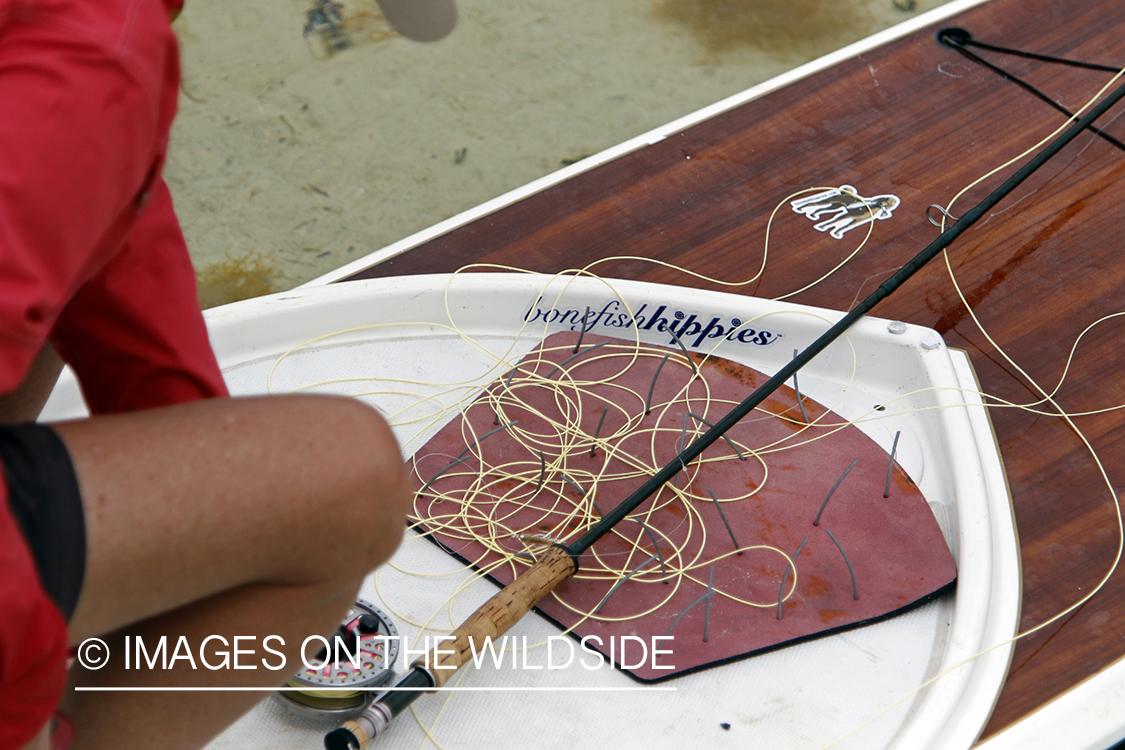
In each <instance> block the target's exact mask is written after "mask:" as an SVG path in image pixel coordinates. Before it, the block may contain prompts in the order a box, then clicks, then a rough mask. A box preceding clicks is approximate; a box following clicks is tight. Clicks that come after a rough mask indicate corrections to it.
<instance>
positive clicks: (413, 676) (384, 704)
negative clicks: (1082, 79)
mask: <svg viewBox="0 0 1125 750" xmlns="http://www.w3.org/2000/svg"><path fill="white" fill-rule="evenodd" d="M1122 97H1125V84H1122V85H1121V86H1119V87H1118V88H1116V89H1114V91H1113V92H1112V93H1111V94H1110V95H1109V96H1107V97H1106V98H1105V99H1103V100H1102V101H1101V102H1099V103H1098V104H1097V105H1096V106H1095V107H1093V108H1092V109H1091V110H1090V111H1089V112H1088V113H1087V114H1086V115H1085V116H1084V117H1082V119H1080V120H1078V121H1077V122H1076V123H1075V124H1074V125H1072V126H1071V127H1070V128H1068V129H1067V130H1066V132H1064V133H1063V134H1062V135H1060V136H1059V137H1058V138H1056V139H1055V140H1054V141H1052V142H1051V143H1050V145H1048V146H1047V147H1046V148H1044V149H1043V150H1042V151H1040V152H1039V153H1038V154H1036V155H1035V156H1034V157H1033V158H1032V159H1031V160H1029V161H1028V162H1027V164H1025V165H1024V166H1022V167H1020V169H1018V170H1017V171H1016V172H1015V173H1014V174H1012V176H1011V177H1009V178H1008V179H1007V180H1005V181H1004V182H1003V184H1001V185H1000V187H998V188H996V190H994V191H992V192H991V193H990V194H989V195H988V196H987V197H985V198H984V200H982V201H981V202H980V203H978V204H977V205H976V206H974V207H973V208H971V209H969V210H968V211H966V212H965V214H964V215H962V216H961V218H960V219H958V220H957V221H956V222H955V223H954V224H953V225H952V226H950V227H949V228H948V229H946V230H945V231H944V232H942V233H941V234H940V235H939V236H938V237H937V239H935V240H934V241H933V242H931V243H930V244H929V245H927V246H926V247H925V248H924V249H923V250H922V251H921V252H920V253H918V254H917V255H916V256H914V258H912V259H911V260H910V261H909V262H908V263H907V264H906V265H904V266H903V267H902V268H900V269H899V270H898V271H896V272H895V273H894V274H893V275H892V276H890V277H889V278H888V279H887V280H886V281H884V282H883V283H882V284H880V285H879V288H878V289H876V290H875V291H874V292H872V293H871V294H870V295H869V296H868V297H867V298H866V299H864V300H863V301H862V302H861V303H859V305H857V306H856V307H855V308H853V309H852V310H851V311H849V312H848V313H847V314H846V315H844V316H843V317H842V318H840V320H839V321H838V322H837V323H836V324H835V325H833V326H832V327H831V328H829V329H828V330H827V331H826V332H825V333H823V334H821V336H820V337H819V338H818V339H816V341H814V342H813V343H812V344H810V345H809V346H808V348H806V349H805V350H804V351H803V352H801V353H800V354H799V355H797V356H796V357H794V358H793V359H792V360H790V361H789V362H788V363H787V364H785V365H784V366H783V367H782V368H781V369H780V370H778V372H777V373H776V374H775V375H774V376H773V377H771V378H770V379H769V380H767V381H766V382H765V383H764V384H762V385H761V386H760V387H759V388H758V389H757V390H755V391H754V392H753V393H751V394H750V395H749V396H748V397H747V398H746V399H745V400H744V401H743V402H742V403H740V404H739V405H738V406H736V407H734V409H732V410H731V411H730V413H728V414H727V415H726V416H725V417H723V418H722V419H720V420H719V421H718V422H716V423H715V426H714V427H712V428H711V429H709V430H708V431H707V432H705V433H704V434H703V435H701V436H699V437H698V438H696V440H695V441H694V442H692V443H691V445H689V446H688V447H687V448H686V449H684V451H683V452H682V453H681V454H680V455H679V456H677V457H676V458H674V459H672V461H671V462H669V463H668V465H667V466H665V467H664V468H662V469H660V470H659V471H658V472H656V474H654V475H653V476H652V477H650V478H649V479H648V481H646V482H645V483H644V484H642V485H641V486H640V487H638V488H637V490H636V491H634V492H633V493H632V494H631V495H629V497H627V498H625V500H623V501H621V503H620V504H619V505H618V506H617V507H616V508H614V509H613V510H612V511H610V512H609V513H608V514H606V515H605V516H603V517H602V519H601V520H600V521H599V522H598V523H596V524H594V525H593V526H591V527H590V528H589V529H588V530H587V531H586V533H585V534H583V535H582V536H581V537H579V538H578V539H577V540H575V541H574V542H573V543H571V544H569V545H562V544H558V545H554V546H553V547H551V548H549V549H548V551H547V552H546V553H545V554H543V555H542V556H541V557H540V558H539V560H538V561H537V562H536V563H535V564H534V565H532V566H531V567H530V568H528V569H527V570H526V571H524V573H523V574H521V575H520V576H519V577H518V578H517V579H516V580H514V581H512V582H511V583H510V584H508V585H507V586H505V587H504V588H503V589H501V590H500V591H499V592H498V593H497V594H496V595H495V596H493V597H492V598H491V599H489V600H488V601H487V602H485V604H484V605H482V606H481V607H480V609H478V610H477V611H476V612H474V613H473V614H472V615H470V616H469V618H468V619H467V620H466V621H465V622H463V623H462V624H461V625H460V626H459V627H458V628H457V629H456V630H454V631H453V633H452V634H451V639H452V640H451V641H447V642H445V643H443V644H442V645H440V646H438V647H437V648H435V649H434V650H433V651H431V652H430V653H428V654H427V655H426V656H425V657H423V658H420V659H418V660H416V661H415V662H414V663H413V664H412V665H411V666H412V669H411V670H410V672H408V673H407V674H406V675H405V677H403V678H402V679H401V680H400V681H399V682H398V684H397V685H395V687H394V688H391V689H390V690H388V691H386V692H385V693H384V694H383V695H381V696H380V697H379V698H378V699H377V700H376V701H375V702H374V703H373V704H372V705H371V706H370V707H368V708H367V709H366V710H365V711H364V712H363V713H362V714H360V715H359V716H358V717H357V718H356V719H353V720H351V721H348V722H346V723H345V724H344V725H343V726H342V727H340V728H339V729H336V730H333V731H332V732H329V733H328V734H327V735H326V736H325V738H324V746H325V748H326V749H327V750H363V748H365V747H366V746H367V743H368V741H369V740H371V739H374V738H375V737H376V736H377V735H379V734H381V733H382V732H383V730H384V729H386V727H387V725H388V724H389V723H390V721H391V719H393V718H394V717H395V716H397V715H398V714H399V713H400V712H401V711H403V710H404V709H405V708H406V707H407V706H409V705H410V704H411V703H412V702H413V701H414V700H415V699H416V698H417V697H418V695H419V694H420V693H422V692H425V691H427V690H432V689H433V688H438V687H441V686H443V685H444V684H445V683H446V681H447V680H448V679H449V678H450V677H451V676H452V675H453V672H455V671H456V670H457V669H458V668H459V667H460V666H462V665H463V664H465V663H466V662H468V661H469V660H470V659H471V658H472V654H473V653H474V651H476V650H479V648H478V644H479V646H480V647H483V646H484V644H485V642H486V641H485V639H486V638H490V637H491V638H497V637H499V636H500V635H503V634H504V633H505V632H507V630H508V629H509V628H510V627H511V626H512V625H514V624H515V623H517V622H519V620H520V619H521V618H522V617H523V616H524V615H525V614H527V613H528V612H529V611H531V608H532V607H534V606H535V605H536V604H538V603H539V601H540V600H541V599H542V598H543V597H544V596H546V595H547V594H548V593H550V592H551V591H552V590H553V589H554V588H555V586H558V585H559V584H560V583H562V582H563V581H565V580H567V579H569V578H570V577H571V576H573V575H574V574H575V573H577V572H578V556H579V555H581V554H582V553H583V552H585V551H586V550H587V549H589V548H590V547H591V546H592V545H593V544H594V543H595V542H596V541H598V540H599V539H601V538H602V537H603V536H605V535H606V534H607V533H608V532H609V531H610V529H612V528H613V527H614V526H615V525H616V524H618V523H619V522H620V521H621V520H622V519H623V518H625V517H626V516H628V515H629V514H630V513H632V512H633V511H634V510H636V509H637V507H639V506H640V505H641V503H643V502H644V501H645V500H647V499H648V498H649V497H651V496H652V495H653V494H654V493H655V492H656V491H657V490H659V489H660V488H661V487H662V486H663V485H664V484H665V483H666V482H668V481H670V480H671V479H672V478H673V477H675V476H676V474H677V473H679V472H680V471H681V470H682V469H683V467H684V466H686V465H687V464H688V463H690V462H691V461H694V460H695V459H696V458H698V457H699V456H700V454H702V453H703V451H705V450H707V448H708V447H709V446H710V445H711V444H713V443H714V442H715V441H717V440H719V439H720V438H721V437H722V436H723V434H724V433H725V432H726V431H727V430H729V429H730V428H731V427H733V426H734V425H735V424H736V423H738V422H739V421H740V420H741V419H742V418H743V417H745V416H746V415H748V414H749V413H750V412H751V411H753V410H754V409H755V408H756V407H757V406H758V405H759V404H761V403H762V402H763V401H764V400H765V399H766V398H767V397H768V396H769V395H770V394H771V393H773V392H774V391H775V390H777V389H778V387H780V386H781V385H782V384H784V383H785V382H787V381H788V380H789V379H790V378H792V377H793V375H794V374H795V373H796V372H797V371H798V370H800V369H801V368H802V367H804V366H805V365H806V364H808V363H809V362H810V361H811V360H812V359H813V358H814V357H816V355H818V354H820V353H821V352H822V351H824V350H825V349H826V348H827V347H828V346H829V345H830V344H831V343H832V342H833V341H835V340H836V339H837V338H839V337H840V336H841V335H843V333H844V332H845V331H846V330H848V328H850V327H851V326H852V325H853V324H854V323H855V322H856V321H857V320H859V319H860V318H861V317H863V316H864V315H865V314H867V312H869V311H870V310H871V308H873V307H875V305H877V304H879V302H881V301H882V300H883V299H884V298H886V297H887V296H889V295H890V294H891V293H893V292H894V291H895V290H896V289H898V288H899V287H900V286H901V285H902V284H903V283H904V282H905V281H906V280H907V279H909V278H910V277H911V276H913V275H914V274H915V273H917V272H918V270H919V269H921V268H922V267H923V266H924V265H926V264H927V263H929V262H930V261H931V260H932V259H933V258H934V257H935V256H936V255H937V254H938V253H940V252H941V251H942V250H944V249H945V248H947V247H949V245H950V244H952V243H953V241H954V240H956V239H957V238H958V237H959V236H960V235H961V233H962V232H964V231H965V230H966V229H968V228H969V227H971V226H972V225H973V224H974V223H975V222H977V221H978V220H979V219H980V218H981V217H982V216H984V215H985V213H987V212H988V211H989V210H991V209H992V208H993V207H994V206H995V205H996V204H997V203H999V202H1000V201H1001V200H1002V199H1003V198H1004V197H1005V196H1006V195H1008V194H1009V193H1011V192H1012V191H1013V190H1015V188H1016V187H1017V186H1019V184H1020V183H1022V182H1023V181H1024V180H1026V179H1027V178H1028V177H1029V176H1030V175H1031V174H1032V173H1033V172H1035V170H1037V169H1039V167H1041V166H1043V164H1045V163H1046V162H1047V161H1048V160H1049V159H1050V158H1051V157H1053V156H1054V155H1055V154H1057V153H1058V152H1059V151H1060V150H1061V149H1062V148H1063V147H1064V146H1066V144H1068V143H1070V141H1072V140H1074V138H1075V137H1077V136H1078V135H1079V134H1080V133H1082V132H1083V131H1084V130H1086V128H1087V127H1089V125H1090V124H1091V123H1093V122H1094V120H1096V119H1097V118H1098V117H1100V116H1101V115H1103V114H1104V113H1105V112H1106V110H1108V109H1109V108H1110V107H1112V106H1113V105H1114V104H1116V103H1117V102H1118V101H1120V100H1121V98H1122Z"/></svg>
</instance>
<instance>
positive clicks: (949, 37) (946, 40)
mask: <svg viewBox="0 0 1125 750" xmlns="http://www.w3.org/2000/svg"><path fill="white" fill-rule="evenodd" d="M937 40H938V42H939V43H940V44H941V45H943V46H945V47H949V48H950V49H955V50H957V51H958V52H960V53H961V54H962V55H964V56H965V57H967V58H969V59H970V60H972V61H973V62H976V63H977V64H979V65H983V66H984V67H986V68H988V69H989V70H991V71H992V72H993V73H996V74H997V75H999V76H1000V77H1002V78H1006V79H1008V80H1009V81H1011V82H1012V83H1015V84H1017V85H1019V86H1021V87H1023V88H1024V89H1026V90H1027V91H1029V92H1030V93H1032V94H1034V95H1035V96H1037V97H1039V98H1040V99H1042V100H1043V101H1044V102H1046V103H1047V104H1049V105H1051V106H1052V107H1053V108H1054V109H1057V110H1058V111H1059V112H1062V113H1063V114H1064V115H1066V116H1067V117H1068V118H1070V119H1074V113H1073V112H1071V111H1070V110H1069V109H1067V108H1066V107H1064V106H1062V105H1061V104H1059V103H1058V102H1056V101H1055V100H1054V99H1052V98H1051V97H1049V96H1047V95H1046V94H1045V93H1043V92H1042V91H1040V90H1039V89H1037V88H1036V87H1035V86H1032V85H1031V84H1030V83H1028V82H1027V81H1025V80H1023V79H1022V78H1020V77H1019V76H1017V75H1015V74H1013V73H1011V72H1009V71H1007V70H1005V69H1004V68H1001V67H1000V66H999V65H996V64H995V63H991V62H989V61H988V60H985V59H984V58H983V57H981V56H980V55H977V54H974V53H973V52H970V51H969V49H968V48H969V47H980V48H981V49H986V50H990V51H992V52H999V53H1002V54H1006V55H1016V56H1018V57H1027V58H1030V59H1032V60H1039V61H1041V62H1049V63H1058V64H1060V65H1071V66H1074V67H1078V68H1086V69H1088V70H1104V71H1109V72H1110V73H1119V72H1120V71H1121V68H1120V67H1116V68H1115V67H1113V66H1110V65H1100V64H1098V63H1090V62H1083V61H1082V60H1069V59H1067V58H1065V57H1054V56H1052V55H1041V54H1038V53H1036V52H1025V51H1023V50H1017V49H1010V48H1008V47H999V46H997V45H995V44H985V43H984V42H978V41H977V40H975V39H973V35H972V33H970V32H969V31H968V30H967V29H962V28H959V27H956V26H951V27H949V28H947V29H942V30H941V31H939V32H938V33H937ZM1090 131H1091V132H1093V133H1095V134H1097V135H1099V136H1101V137H1102V138H1104V139H1105V140H1107V141H1109V142H1110V143H1112V144H1113V145H1114V146H1116V147H1117V148H1119V149H1121V150H1122V151H1125V143H1122V142H1121V141H1119V140H1118V139H1117V138H1114V137H1113V136H1112V135H1110V134H1109V133H1106V132H1105V131H1104V130H1101V129H1100V128H1095V127H1094V126H1093V125H1090Z"/></svg>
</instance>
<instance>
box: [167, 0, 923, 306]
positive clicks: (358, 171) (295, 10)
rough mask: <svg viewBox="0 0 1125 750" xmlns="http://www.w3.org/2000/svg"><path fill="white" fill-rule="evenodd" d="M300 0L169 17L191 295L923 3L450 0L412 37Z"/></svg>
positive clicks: (283, 267) (440, 213)
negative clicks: (178, 68)
mask: <svg viewBox="0 0 1125 750" xmlns="http://www.w3.org/2000/svg"><path fill="white" fill-rule="evenodd" d="M315 2H319V3H320V7H321V8H322V9H323V8H325V5H326V0H240V2H238V3H225V2H218V0H191V1H190V2H189V3H188V4H187V6H186V9H185V11H184V13H183V15H182V16H181V17H180V19H179V20H178V21H177V22H176V24H175V28H176V30H177V33H178V34H179V37H180V42H181V46H182V56H183V93H182V96H181V97H180V113H179V117H178V119H177V121H176V125H175V128H174V131H173V136H172V148H171V151H170V153H169V159H168V164H167V167H166V168H165V176H166V178H167V180H168V183H169V185H170V186H171V189H172V193H173V196H174V197H175V200H176V206H177V210H178V212H179V214H180V218H181V221H182V223H183V226H184V231H185V234H186V235H187V240H188V246H189V248H190V249H191V253H192V259H193V261H194V263H195V266H196V271H197V276H198V279H199V283H200V301H201V302H202V303H203V304H204V306H212V305H216V304H222V303H224V302H229V301H232V300H235V299H241V298H244V297H248V296H254V295H258V294H264V293H267V292H270V291H279V290H282V289H286V288H290V287H292V286H295V285H297V284H299V283H302V282H305V281H308V280H309V279H312V278H315V277H316V276H319V275H321V274H324V273H326V272H328V271H330V270H332V269H334V268H336V267H338V266H340V265H342V264H344V263H346V262H349V261H351V260H353V259H355V258H358V257H361V256H362V255H365V254H367V253H369V252H372V251H375V250H378V249H379V248H381V247H384V246H386V245H388V244H390V243H391V242H394V241H396V240H398V239H401V238H402V237H405V236H408V235H410V234H412V233H414V232H416V231H418V230H421V229H424V228H426V227H428V226H430V225H432V224H434V223H436V222H438V221H441V220H443V219H446V218H448V217H450V216H453V215H455V214H457V213H459V212H461V211H464V210H466V209H468V208H471V207H473V206H475V205H478V204H479V203H482V202H483V201H485V200H488V199H490V198H493V197H495V196H497V195H500V194H502V193H504V192H506V191H508V190H511V189H513V188H516V187H519V186H520V185H523V184H525V183H527V182H529V181H531V180H533V179H536V178H538V177H541V176H543V175H545V174H548V173H550V172H553V171H555V170H557V169H559V168H560V167H562V166H565V165H566V164H569V163H573V162H574V161H576V160H579V159H581V158H584V157H585V156H589V155H591V154H594V153H597V152H599V151H601V150H603V149H605V148H608V147H610V146H613V145H615V144H617V143H620V142H621V141H624V140H626V139H628V138H631V137H633V136H635V135H638V134H640V133H643V132H645V131H648V130H651V129H652V128H655V127H658V126H660V125H663V124H665V123H667V122H669V121H671V120H673V119H675V118H677V117H680V116H682V115H685V114H688V113H690V112H693V111H695V110H697V109H699V108H700V107H704V106H706V105H708V104H711V103H713V102H716V101H718V100H720V99H722V98H724V97H726V96H730V95H731V94H735V93H738V92H739V91H742V90H744V89H746V88H749V87H750V86H752V85H754V84H756V83H760V82H761V81H764V80H767V79H769V78H772V77H774V76H776V75H778V74H780V73H782V72H784V71H786V70H789V69H791V68H793V67H796V66H797V65H800V64H802V63H804V62H807V61H809V60H811V59H814V58H816V57H819V56H821V55H823V54H825V53H827V52H830V51H832V50H834V49H837V48H839V47H841V46H843V45H845V44H848V43H850V42H853V41H856V40H858V39H861V38H863V37H865V36H867V35H869V34H871V33H874V32H876V31H878V30H880V29H883V28H886V27H888V26H891V25H894V24H895V23H899V22H901V21H904V20H906V19H908V18H910V17H911V16H913V15H915V14H917V13H919V12H922V11H924V10H929V9H931V8H933V7H936V6H938V5H941V4H942V2H941V0H917V2H916V3H911V2H910V0H832V2H828V1H827V0H567V2H558V0H459V3H458V7H459V11H460V19H459V23H458V27H457V29H456V30H455V31H454V32H453V34H452V35H451V36H450V37H448V38H447V39H445V40H443V41H441V42H438V43H435V44H419V43H416V42H411V41H409V40H406V39H403V38H402V37H400V36H398V35H396V34H394V33H393V31H391V30H390V29H389V27H388V26H387V25H386V22H385V21H384V19H383V18H382V17H381V16H380V15H379V13H378V10H377V7H376V6H375V4H374V1H373V0H349V1H348V2H341V3H340V8H339V16H338V17H337V18H336V20H335V21H334V22H332V23H329V24H325V23H323V20H324V19H323V18H320V19H317V17H316V15H315V8H314V3H315ZM908 5H914V7H913V9H910V10H907V9H906V7H905V6H908ZM310 10H312V11H314V15H313V16H310ZM310 18H312V19H313V20H319V21H321V22H320V23H319V24H312V25H311V26H310ZM306 26H309V28H308V30H307V33H306ZM345 44H346V46H344V45H345ZM337 46H340V48H339V49H337Z"/></svg>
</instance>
